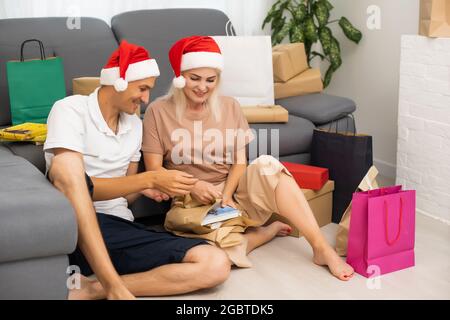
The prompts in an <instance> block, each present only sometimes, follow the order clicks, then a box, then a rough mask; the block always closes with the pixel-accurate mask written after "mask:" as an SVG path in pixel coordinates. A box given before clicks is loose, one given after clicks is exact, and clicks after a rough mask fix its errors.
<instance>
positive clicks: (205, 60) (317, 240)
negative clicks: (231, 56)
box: [142, 36, 353, 280]
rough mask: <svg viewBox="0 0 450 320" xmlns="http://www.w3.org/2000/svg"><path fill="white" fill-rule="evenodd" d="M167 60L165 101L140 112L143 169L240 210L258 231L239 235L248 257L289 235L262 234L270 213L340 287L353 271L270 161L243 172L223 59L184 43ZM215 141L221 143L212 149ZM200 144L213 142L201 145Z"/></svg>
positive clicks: (278, 229)
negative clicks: (188, 178)
mask: <svg viewBox="0 0 450 320" xmlns="http://www.w3.org/2000/svg"><path fill="white" fill-rule="evenodd" d="M169 59H170V63H171V65H172V68H173V70H174V73H175V76H176V78H175V79H174V80H173V84H172V87H171V89H170V91H169V93H168V95H167V96H164V97H162V98H160V99H157V100H156V101H154V102H153V103H152V104H151V105H150V106H149V107H148V108H147V111H146V113H145V118H144V137H143V144H142V151H143V152H144V160H145V165H146V169H147V170H166V169H177V170H181V171H185V172H188V173H190V174H192V175H194V176H195V177H196V178H198V179H199V181H198V183H197V184H196V185H195V187H194V189H193V191H191V194H190V195H191V197H192V198H193V199H195V200H196V201H198V202H200V203H203V204H208V203H211V202H213V201H214V200H215V199H222V206H231V207H235V208H236V207H239V209H242V211H243V214H244V215H245V216H246V217H248V218H250V219H251V220H252V221H256V222H257V226H258V227H254V228H247V229H246V230H245V233H244V239H245V241H244V242H243V246H241V247H243V249H244V250H245V253H246V254H248V253H249V252H250V251H252V250H253V249H255V248H256V247H258V246H260V245H262V244H264V243H266V242H268V241H270V240H271V239H272V238H274V237H275V236H276V235H279V236H285V235H287V234H289V233H290V231H291V228H290V227H289V226H288V225H286V224H283V223H281V222H274V223H272V224H270V225H269V226H267V227H262V225H263V224H264V223H266V222H267V220H268V219H269V218H270V216H271V215H272V213H273V212H276V213H278V214H280V215H282V216H284V217H286V218H287V219H289V221H291V222H292V223H293V225H295V226H296V227H297V228H298V229H299V230H301V231H302V233H303V234H304V236H305V238H306V239H307V241H308V242H309V243H310V245H311V246H312V249H313V252H314V259H313V261H314V262H315V263H316V264H318V265H326V266H328V267H329V269H330V271H331V273H332V274H333V275H334V276H336V277H337V278H339V279H340V280H349V279H350V278H351V277H352V275H353V269H352V267H351V266H349V265H348V264H346V263H345V262H344V261H343V260H342V259H341V258H340V257H339V256H338V255H337V254H336V252H335V251H334V249H333V248H332V247H331V246H330V245H329V244H328V243H327V242H326V240H325V238H324V237H323V235H322V234H321V232H320V229H319V226H318V225H317V222H316V220H315V218H314V216H313V213H312V211H311V209H310V207H309V205H308V202H307V201H306V199H305V197H304V195H303V192H302V191H301V190H300V188H299V187H298V185H297V184H296V182H295V180H294V179H293V178H292V176H291V174H290V173H289V172H288V171H287V169H286V168H285V167H284V166H283V165H282V164H281V163H280V162H279V161H278V160H276V159H275V158H273V157H271V156H261V157H259V158H258V159H256V160H255V161H253V162H252V163H251V164H250V165H249V166H247V163H246V153H245V145H246V144H247V143H249V142H250V141H251V139H252V136H251V135H246V136H245V139H244V142H242V139H238V138H239V135H238V137H236V136H234V138H233V139H229V138H230V134H229V132H227V130H228V131H229V130H231V129H233V130H234V131H238V130H239V129H240V130H241V131H240V132H242V130H243V131H247V130H248V129H249V127H248V123H247V121H246V119H245V117H244V116H243V114H242V111H241V109H240V106H239V103H238V102H237V101H236V100H235V99H233V98H230V97H223V96H219V93H218V86H219V82H220V73H221V71H222V70H223V57H222V55H221V52H220V49H219V47H218V45H217V44H216V42H215V41H214V39H212V38H211V37H204V36H192V37H187V38H183V39H181V40H179V41H177V42H176V43H175V44H174V45H173V47H172V48H171V50H170V52H169ZM212 137H214V138H215V139H212ZM220 137H222V139H223V141H219V143H218V141H217V139H220ZM232 137H233V136H232ZM240 137H242V135H241V136H240ZM227 138H228V139H227ZM213 140H214V143H212V142H211V141H213ZM238 140H240V143H239V141H238ZM205 142H211V143H210V144H209V145H206V146H205ZM211 145H215V146H216V148H215V149H213V148H211ZM217 146H218V147H217ZM211 160H213V161H211ZM230 160H231V161H230ZM241 249H242V248H241ZM226 251H227V250H226ZM230 251H232V250H230ZM227 253H229V252H227ZM229 256H230V260H232V262H234V261H233V259H232V257H231V255H230V253H229Z"/></svg>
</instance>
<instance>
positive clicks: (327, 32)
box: [319, 27, 333, 55]
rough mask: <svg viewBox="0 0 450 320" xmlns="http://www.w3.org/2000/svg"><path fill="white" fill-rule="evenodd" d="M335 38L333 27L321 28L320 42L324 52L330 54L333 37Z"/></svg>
mask: <svg viewBox="0 0 450 320" xmlns="http://www.w3.org/2000/svg"><path fill="white" fill-rule="evenodd" d="M332 38H333V35H332V33H331V29H330V28H328V27H323V28H320V29H319V39H320V43H321V44H322V48H323V52H324V53H325V54H326V55H329V54H330V50H331V39H332Z"/></svg>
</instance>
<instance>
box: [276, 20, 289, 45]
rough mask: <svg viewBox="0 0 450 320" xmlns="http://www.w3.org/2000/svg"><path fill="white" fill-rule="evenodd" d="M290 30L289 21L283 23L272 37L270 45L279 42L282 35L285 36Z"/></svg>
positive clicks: (282, 37)
mask: <svg viewBox="0 0 450 320" xmlns="http://www.w3.org/2000/svg"><path fill="white" fill-rule="evenodd" d="M290 30H291V23H290V22H288V23H285V24H284V26H283V28H282V29H281V30H280V31H279V32H278V33H277V34H275V35H274V36H273V37H272V45H275V44H278V43H281V41H283V39H284V37H286V36H287V35H288V33H289V31H290Z"/></svg>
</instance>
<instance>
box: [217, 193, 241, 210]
mask: <svg viewBox="0 0 450 320" xmlns="http://www.w3.org/2000/svg"><path fill="white" fill-rule="evenodd" d="M221 206H222V208H223V207H226V206H230V207H232V208H235V209H237V208H238V207H237V204H236V202H234V200H233V197H231V196H225V195H224V196H223V199H222V204H221Z"/></svg>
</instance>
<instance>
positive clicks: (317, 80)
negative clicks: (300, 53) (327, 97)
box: [274, 69, 323, 99]
mask: <svg viewBox="0 0 450 320" xmlns="http://www.w3.org/2000/svg"><path fill="white" fill-rule="evenodd" d="M274 90H275V99H281V98H287V97H294V96H300V95H305V94H308V93H315V92H321V91H322V90H323V83H322V79H321V76H320V70H319V69H308V70H306V71H304V72H302V73H300V74H299V75H297V76H295V77H294V78H292V79H291V80H289V81H287V82H275V83H274Z"/></svg>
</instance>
